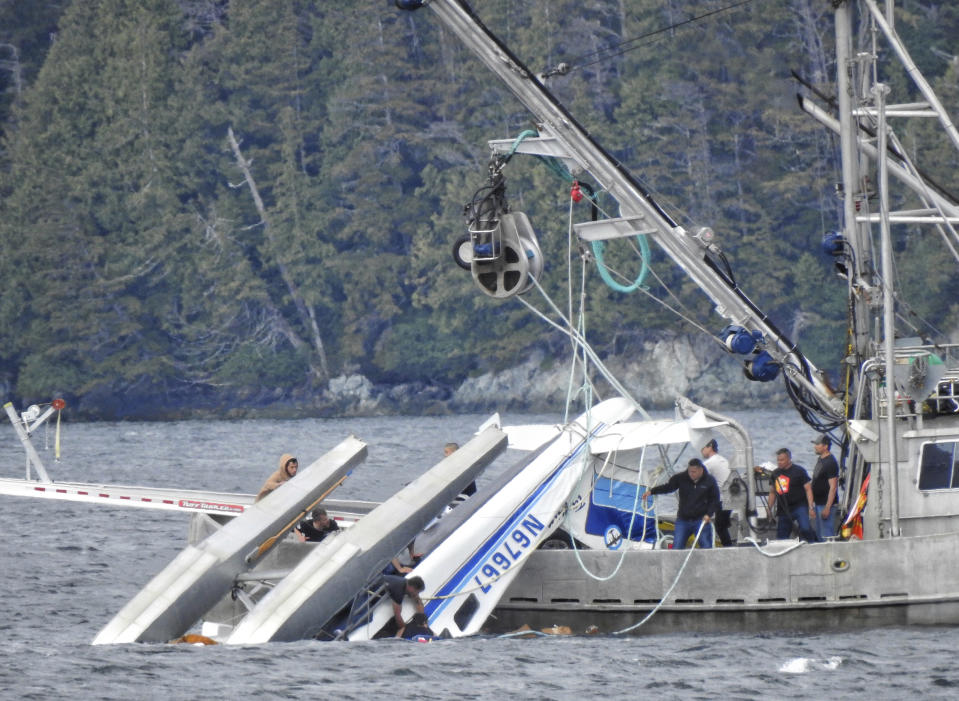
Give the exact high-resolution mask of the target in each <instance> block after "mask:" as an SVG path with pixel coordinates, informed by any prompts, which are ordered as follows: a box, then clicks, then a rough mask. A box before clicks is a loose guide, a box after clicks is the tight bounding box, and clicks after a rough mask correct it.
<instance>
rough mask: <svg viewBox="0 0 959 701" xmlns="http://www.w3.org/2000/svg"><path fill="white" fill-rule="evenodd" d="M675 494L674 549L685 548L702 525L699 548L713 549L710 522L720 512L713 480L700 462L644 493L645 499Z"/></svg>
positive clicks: (717, 493)
mask: <svg viewBox="0 0 959 701" xmlns="http://www.w3.org/2000/svg"><path fill="white" fill-rule="evenodd" d="M669 492H678V494H677V495H676V496H677V497H678V499H679V508H678V509H677V510H676V527H675V529H674V531H673V548H674V549H675V550H682V549H684V548H685V547H686V541H687V540H688V539H689V536H691V535H695V534H696V533H697V532H698V531H699V524H700V522H702V523H703V524H704V525H703V531H702V533H700V535H699V547H701V548H711V547H713V527H712V525H711V523H710V522H711V521H712V520H713V519H714V518H715V517H716V512H717V511H718V510H719V486H718V485H717V484H716V480H715V479H714V478H713V476H712V475H710V474H709V472H707V471H706V467H705V466H704V465H703V461H702V460H700V459H699V458H693V459H692V460H690V461H689V465H688V466H687V467H686V471H685V472H678V473H676V474H675V475H673V476H672V477H670V478H669V480H668V481H667V482H666V484H660V485H658V486H656V487H653V488H652V489H649V490H647V491H646V493H645V494H644V495H643V498H644V499H645V498H646V497H648V496H649V495H650V494H668V493H669Z"/></svg>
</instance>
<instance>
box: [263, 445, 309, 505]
mask: <svg viewBox="0 0 959 701" xmlns="http://www.w3.org/2000/svg"><path fill="white" fill-rule="evenodd" d="M298 467H299V462H298V461H297V459H296V458H295V457H293V456H292V455H290V454H289V453H283V455H281V456H280V466H279V467H278V468H277V470H276V472H274V473H273V474H272V475H270V476H269V477H268V478H267V480H266V482H264V483H263V486H262V487H260V491H259V492H257V495H256V501H259V500H260V499H262V498H263V497H265V496H266V495H267V494H269V493H270V492H272V491H273V490H274V489H276V488H277V487H279V486H280V485H281V484H283V483H284V482H287V481H289V480H291V479H293V478H294V477H296V470H297V468H298Z"/></svg>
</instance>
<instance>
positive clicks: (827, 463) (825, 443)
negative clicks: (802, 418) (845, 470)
mask: <svg viewBox="0 0 959 701" xmlns="http://www.w3.org/2000/svg"><path fill="white" fill-rule="evenodd" d="M831 445H832V440H831V439H830V438H829V436H827V435H826V434H825V433H824V434H822V435H821V436H817V437H816V438H815V439H814V440H813V442H812V449H813V450H815V451H816V455H817V456H819V460H817V461H816V467H815V468H814V469H813V472H812V497H813V502H814V503H815V505H816V520H815V522H814V523H813V524H812V525H813V527H814V529H815V531H816V535H818V536H819V540H825V539H826V538H830V537H832V536H835V535H836V514H835V511H833V506H835V504H836V489H837V488H838V486H839V465H838V464H837V463H836V458H834V457H833V456H832V455H831V454H830V452H829V446H831Z"/></svg>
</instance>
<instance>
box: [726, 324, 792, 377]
mask: <svg viewBox="0 0 959 701" xmlns="http://www.w3.org/2000/svg"><path fill="white" fill-rule="evenodd" d="M719 338H720V340H722V342H723V345H724V346H725V347H726V350H728V351H729V352H730V353H736V354H737V355H751V356H752V357H751V358H749V359H748V360H746V361H745V362H744V363H743V373H744V374H745V375H746V378H747V379H750V380H754V381H756V382H771V381H772V380H775V379H776V377H778V376H779V363H778V362H777V361H776V360H775V359H774V358H773V357H772V356H771V355H770V354H769V353H768V352H766V351H765V350H763V344H764V340H765V339H764V338H763V334H762V331H759V330H758V329H757V330H754V331H749V330H748V329H746V328H744V327H742V326H737V325H735V324H729V325H727V326H726V327H724V328H723V330H722V331H720V332H719Z"/></svg>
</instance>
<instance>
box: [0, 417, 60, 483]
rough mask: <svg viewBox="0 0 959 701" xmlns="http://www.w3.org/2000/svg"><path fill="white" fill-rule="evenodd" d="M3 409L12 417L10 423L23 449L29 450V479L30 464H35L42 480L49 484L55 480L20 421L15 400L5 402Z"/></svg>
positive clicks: (28, 475)
mask: <svg viewBox="0 0 959 701" xmlns="http://www.w3.org/2000/svg"><path fill="white" fill-rule="evenodd" d="M3 409H4V411H6V412H7V416H8V417H10V423H12V424H13V430H14V431H16V432H17V437H18V438H20V442H21V443H22V444H23V449H24V450H25V451H26V452H27V479H30V465H33V467H34V468H36V470H37V475H38V477H39V478H40V481H41V482H45V483H47V484H49V483H51V482H53V480H52V479H50V476H49V475H48V474H47V470H46V468H45V467H44V466H43V461H42V460H40V456H39V455H38V454H37V450H36V448H34V447H33V443H31V442H30V434H29V433H27V430H26V429H25V428H24V427H23V424H22V423H20V417H19V416H17V412H16V411H14V409H13V402H7V403H6V404H4V405H3Z"/></svg>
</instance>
